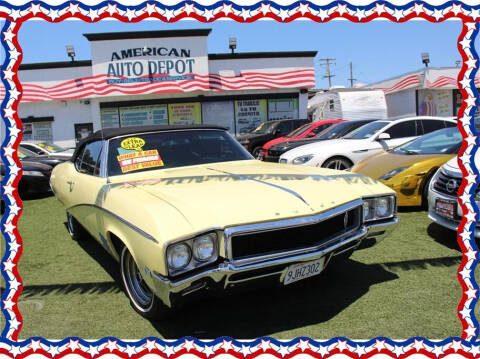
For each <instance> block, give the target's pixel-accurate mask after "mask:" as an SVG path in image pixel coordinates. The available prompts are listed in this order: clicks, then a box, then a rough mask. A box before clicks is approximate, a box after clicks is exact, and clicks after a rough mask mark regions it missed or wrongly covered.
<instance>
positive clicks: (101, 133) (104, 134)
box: [71, 125, 227, 161]
mask: <svg viewBox="0 0 480 359" xmlns="http://www.w3.org/2000/svg"><path fill="white" fill-rule="evenodd" d="M198 129H201V130H223V131H226V130H227V129H226V128H225V127H221V126H216V125H155V126H130V127H120V128H105V129H102V130H98V131H96V132H95V133H93V134H92V135H90V136H88V137H86V138H84V139H83V140H81V141H80V142H79V144H78V145H77V148H76V149H75V153H74V154H73V156H72V158H71V160H72V161H73V159H74V158H76V157H77V154H78V151H79V149H80V148H82V146H83V145H85V144H86V143H89V142H93V141H99V140H105V139H109V138H113V137H117V136H125V135H133V134H136V133H149V132H168V131H178V130H198Z"/></svg>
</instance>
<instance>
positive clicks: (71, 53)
mask: <svg viewBox="0 0 480 359" xmlns="http://www.w3.org/2000/svg"><path fill="white" fill-rule="evenodd" d="M66 48H67V55H68V56H70V58H71V59H72V62H73V61H75V49H74V48H73V45H67V46H66Z"/></svg>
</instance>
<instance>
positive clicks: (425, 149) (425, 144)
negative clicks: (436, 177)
mask: <svg viewBox="0 0 480 359" xmlns="http://www.w3.org/2000/svg"><path fill="white" fill-rule="evenodd" d="M461 143H462V135H461V134H460V131H459V130H458V128H457V127H448V128H443V129H441V130H438V131H435V132H431V133H429V134H427V135H424V136H422V137H419V138H417V139H415V140H413V141H410V142H408V143H406V144H403V145H401V146H399V147H396V148H394V149H393V150H392V152H393V153H397V154H403V155H405V154H406V155H432V154H439V155H440V154H454V153H458V151H459V149H460V145H461Z"/></svg>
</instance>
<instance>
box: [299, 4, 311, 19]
mask: <svg viewBox="0 0 480 359" xmlns="http://www.w3.org/2000/svg"><path fill="white" fill-rule="evenodd" d="M297 9H298V11H299V12H300V13H301V14H302V16H303V15H305V13H306V12H310V7H309V5H308V3H307V4H304V3H300V4H299V5H298V8H297Z"/></svg>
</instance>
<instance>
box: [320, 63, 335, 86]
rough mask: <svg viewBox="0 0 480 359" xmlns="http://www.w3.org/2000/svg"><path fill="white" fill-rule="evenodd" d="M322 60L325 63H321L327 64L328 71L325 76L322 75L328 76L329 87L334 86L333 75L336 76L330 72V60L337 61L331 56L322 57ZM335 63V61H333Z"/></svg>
mask: <svg viewBox="0 0 480 359" xmlns="http://www.w3.org/2000/svg"><path fill="white" fill-rule="evenodd" d="M320 61H321V62H323V64H321V65H325V66H326V72H327V74H326V75H325V76H322V78H324V79H325V78H328V88H330V87H332V77H334V76H335V75H332V74H331V73H330V62H333V61H335V59H332V58H330V57H327V58H325V59H320ZM333 64H334V65H335V63H333Z"/></svg>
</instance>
